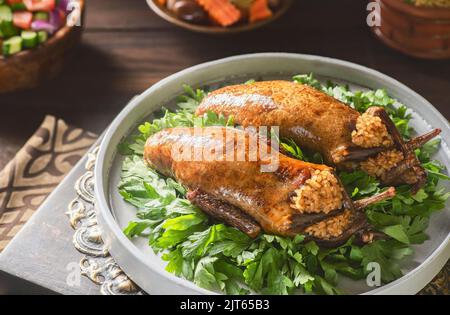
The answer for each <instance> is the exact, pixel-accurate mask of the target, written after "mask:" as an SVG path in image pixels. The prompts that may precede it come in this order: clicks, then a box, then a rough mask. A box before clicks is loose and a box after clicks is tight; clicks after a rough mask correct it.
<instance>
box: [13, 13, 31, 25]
mask: <svg viewBox="0 0 450 315" xmlns="http://www.w3.org/2000/svg"><path fill="white" fill-rule="evenodd" d="M32 21H33V13H31V12H28V11H16V12H14V13H13V24H14V26H15V27H18V28H21V29H23V30H27V29H29V28H30V27H31V22H32Z"/></svg>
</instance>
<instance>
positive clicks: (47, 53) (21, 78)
mask: <svg viewBox="0 0 450 315" xmlns="http://www.w3.org/2000/svg"><path fill="white" fill-rule="evenodd" d="M78 2H79V4H80V5H79V8H75V9H74V11H73V12H72V14H71V15H70V19H69V21H68V23H67V25H66V26H64V27H63V28H61V29H60V30H58V31H57V32H56V33H55V34H54V35H53V36H52V37H50V38H49V40H48V41H47V42H45V43H44V44H42V45H40V46H39V47H37V48H35V49H31V50H24V51H21V52H20V53H18V54H16V55H13V56H10V57H3V56H0V93H6V92H13V91H18V90H24V89H30V88H34V87H37V86H38V85H39V84H40V83H41V82H42V81H46V80H48V79H51V78H53V77H55V76H56V75H57V74H58V73H59V72H60V71H61V70H62V68H63V65H64V61H65V60H66V59H67V55H68V54H69V53H70V51H71V50H72V48H73V47H74V46H75V44H76V43H78V42H79V41H80V39H81V32H82V27H81V26H72V25H75V24H76V22H77V21H81V18H82V16H83V12H84V5H85V1H84V0H78Z"/></svg>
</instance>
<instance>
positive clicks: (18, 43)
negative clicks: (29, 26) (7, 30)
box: [2, 36, 22, 56]
mask: <svg viewBox="0 0 450 315" xmlns="http://www.w3.org/2000/svg"><path fill="white" fill-rule="evenodd" d="M2 46H3V55H5V56H10V55H14V54H16V53H18V52H20V51H21V50H22V37H20V36H14V37H11V38H10V39H7V40H5V41H4V42H3V45H2Z"/></svg>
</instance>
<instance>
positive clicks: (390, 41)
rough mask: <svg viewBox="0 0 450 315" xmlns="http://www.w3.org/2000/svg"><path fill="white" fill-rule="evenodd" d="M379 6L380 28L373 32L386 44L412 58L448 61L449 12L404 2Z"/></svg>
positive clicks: (388, 1) (391, 0)
mask: <svg viewBox="0 0 450 315" xmlns="http://www.w3.org/2000/svg"><path fill="white" fill-rule="evenodd" d="M371 2H374V0H371ZM379 3H380V6H381V10H380V12H379V14H380V21H381V25H380V26H375V27H372V31H373V33H374V34H375V35H376V36H377V37H378V38H379V39H381V41H383V42H384V43H385V44H386V45H388V46H390V47H392V48H394V49H397V50H399V51H401V52H403V53H405V54H408V55H411V56H414V57H419V58H427V59H447V58H450V9H447V8H424V7H416V6H413V5H411V4H408V3H405V2H404V1H403V0H380V1H379Z"/></svg>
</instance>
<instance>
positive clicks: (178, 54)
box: [0, 0, 450, 169]
mask: <svg viewBox="0 0 450 315" xmlns="http://www.w3.org/2000/svg"><path fill="white" fill-rule="evenodd" d="M87 2H88V4H87V17H86V22H85V32H84V38H83V42H82V44H81V45H80V46H79V47H77V49H76V51H75V52H74V53H75V58H74V59H73V60H72V61H71V62H70V64H69V66H68V67H67V68H66V70H65V72H64V73H62V74H61V75H60V76H59V77H58V78H57V79H55V80H54V81H52V82H48V83H45V84H44V85H43V86H41V87H40V88H39V89H36V90H33V91H28V92H21V93H17V94H10V95H3V96H0V110H1V111H0V169H1V168H3V166H4V165H5V164H6V163H7V161H9V160H10V159H11V158H12V157H13V155H14V154H15V152H16V151H17V150H18V149H19V148H20V147H21V146H22V145H23V143H24V142H25V141H26V139H27V138H28V137H29V136H30V135H31V134H32V133H33V131H34V130H35V129H36V128H37V127H38V125H39V123H40V121H41V120H42V119H43V118H44V116H45V115H46V114H53V115H56V116H58V117H61V118H64V119H65V120H66V121H67V122H69V123H71V124H74V125H78V126H80V127H83V128H86V129H89V130H91V131H94V132H101V131H102V130H103V129H104V128H105V127H106V126H107V125H108V123H109V122H110V121H111V120H112V119H113V118H114V116H115V115H116V114H117V113H118V112H119V111H120V110H121V109H122V108H123V106H124V105H125V104H126V103H127V101H128V100H129V99H130V98H131V97H132V96H134V95H136V94H138V93H140V92H142V91H143V90H145V89H146V88H148V87H149V86H150V85H152V84H153V83H155V82H156V81H158V80H160V79H161V78H163V77H165V76H167V75H170V74H172V73H174V72H176V71H179V70H181V69H183V68H186V67H189V66H192V65H195V64H198V63H201V62H204V61H208V60H213V59H217V58H222V57H227V56H232V55H237V54H243V53H250V52H267V51H283V52H296V53H306V54H316V55H323V56H329V57H335V58H341V59H344V60H349V61H352V62H356V63H359V64H362V65H365V66H368V67H371V68H374V69H377V70H379V71H381V72H384V73H386V74H388V75H390V76H392V77H394V78H396V79H398V80H399V81H401V82H403V83H405V84H406V85H408V86H409V87H411V88H412V89H414V90H416V91H417V92H418V93H420V94H421V95H423V96H424V97H425V98H427V99H428V100H429V101H430V102H431V103H432V104H433V105H434V106H436V107H437V108H438V109H439V110H440V111H441V112H442V113H443V114H444V115H445V116H446V117H447V118H450V94H449V89H450V61H424V60H417V59H413V58H410V57H407V56H404V55H402V54H400V53H397V52H395V51H392V50H390V49H388V48H386V47H385V46H383V45H382V44H381V43H380V42H378V40H376V39H375V38H374V37H373V36H372V34H371V33H370V31H369V29H368V27H367V25H366V15H367V12H366V1H364V0H339V1H336V0H314V1H311V0H296V1H294V2H295V5H294V6H293V8H292V9H291V10H290V12H288V14H287V15H286V16H284V17H283V18H282V19H281V20H280V21H278V22H276V23H274V24H272V25H270V26H268V27H266V28H264V29H261V30H257V31H254V32H251V33H245V34H238V35H233V36H219V37H214V36H208V35H203V34H195V33H190V32H188V31H185V30H182V29H179V28H177V27H175V26H172V25H170V24H168V23H167V22H165V21H163V20H161V19H160V18H159V17H157V16H156V15H155V14H153V13H152V12H151V11H150V9H148V7H147V4H146V2H145V0H126V1H124V0H88V1H87Z"/></svg>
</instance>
